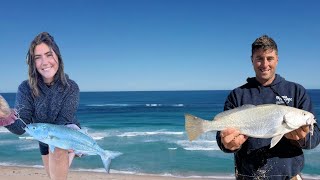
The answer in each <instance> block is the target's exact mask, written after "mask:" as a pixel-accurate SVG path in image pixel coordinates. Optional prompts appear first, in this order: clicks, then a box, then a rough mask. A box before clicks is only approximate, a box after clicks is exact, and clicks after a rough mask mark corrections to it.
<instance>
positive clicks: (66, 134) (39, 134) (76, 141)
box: [24, 123, 122, 173]
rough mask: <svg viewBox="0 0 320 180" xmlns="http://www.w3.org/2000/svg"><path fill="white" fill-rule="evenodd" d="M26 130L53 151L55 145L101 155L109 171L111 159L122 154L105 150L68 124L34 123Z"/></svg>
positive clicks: (78, 152)
mask: <svg viewBox="0 0 320 180" xmlns="http://www.w3.org/2000/svg"><path fill="white" fill-rule="evenodd" d="M24 130H25V131H26V132H27V133H28V134H29V135H30V136H32V137H33V138H34V139H37V140H39V141H41V142H43V143H46V144H48V145H49V149H50V151H51V152H54V149H55V147H58V148H61V149H66V150H73V151H74V152H75V153H76V154H85V155H99V156H100V157H101V160H102V162H103V165H104V168H105V169H106V171H107V173H109V170H110V163H111V159H113V158H115V157H117V156H119V155H121V154H122V153H120V152H113V151H107V150H103V149H102V148H101V147H100V146H99V145H98V144H97V143H96V141H95V140H94V139H93V138H92V137H90V136H89V135H87V134H86V133H84V132H81V131H78V130H75V129H71V128H68V127H66V126H61V125H55V124H47V123H32V124H28V125H27V126H26V127H25V128H24Z"/></svg>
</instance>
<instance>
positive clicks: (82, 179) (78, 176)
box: [0, 166, 233, 180]
mask: <svg viewBox="0 0 320 180" xmlns="http://www.w3.org/2000/svg"><path fill="white" fill-rule="evenodd" d="M48 179H49V178H48V176H47V174H46V172H45V170H44V169H43V168H31V167H17V166H0V180H48ZM69 179H71V180H72V179H74V180H93V179H94V180H99V179H108V180H183V179H186V180H199V179H201V180H206V179H210V180H214V179H226V178H222V177H220V178H219V177H218V176H217V177H216V178H214V177H212V178H182V177H169V176H156V175H133V174H113V173H110V174H106V173H103V172H86V171H73V170H71V171H70V172H69V176H68V180H69ZM227 179H233V178H231V177H230V178H227Z"/></svg>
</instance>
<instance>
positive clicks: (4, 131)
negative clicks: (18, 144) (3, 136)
mask: <svg viewBox="0 0 320 180" xmlns="http://www.w3.org/2000/svg"><path fill="white" fill-rule="evenodd" d="M0 133H10V131H9V130H8V129H7V128H5V127H0Z"/></svg>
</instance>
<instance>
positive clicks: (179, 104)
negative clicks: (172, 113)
mask: <svg viewBox="0 0 320 180" xmlns="http://www.w3.org/2000/svg"><path fill="white" fill-rule="evenodd" d="M85 106H87V107H131V106H133V107H135V106H136V107H139V106H140V107H184V104H181V103H177V104H158V103H148V104H87V105H85Z"/></svg>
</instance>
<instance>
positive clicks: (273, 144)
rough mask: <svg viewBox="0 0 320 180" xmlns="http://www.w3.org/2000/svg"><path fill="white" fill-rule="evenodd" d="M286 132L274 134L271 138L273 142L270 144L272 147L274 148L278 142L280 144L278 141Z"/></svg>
mask: <svg viewBox="0 0 320 180" xmlns="http://www.w3.org/2000/svg"><path fill="white" fill-rule="evenodd" d="M283 135H284V134H280V135H277V136H274V137H273V138H272V139H271V144H270V149H271V148H273V147H274V146H275V145H276V144H278V142H279V141H280V140H281V138H282V137H283Z"/></svg>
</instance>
